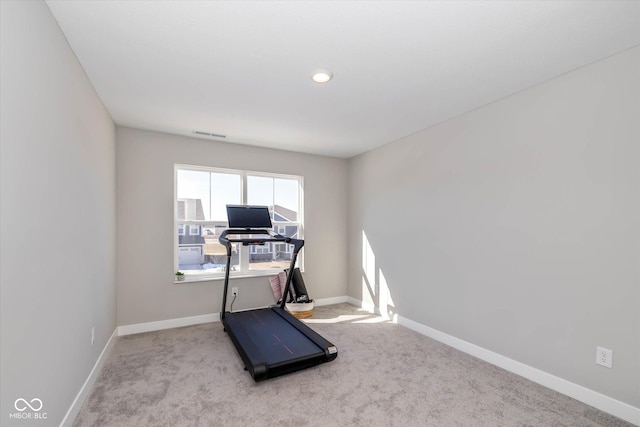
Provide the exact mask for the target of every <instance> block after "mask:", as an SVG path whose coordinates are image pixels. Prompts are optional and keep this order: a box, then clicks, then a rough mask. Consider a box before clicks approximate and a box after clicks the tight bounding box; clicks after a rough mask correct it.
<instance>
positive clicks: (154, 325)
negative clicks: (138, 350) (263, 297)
mask: <svg viewBox="0 0 640 427" xmlns="http://www.w3.org/2000/svg"><path fill="white" fill-rule="evenodd" d="M344 302H349V301H348V298H347V297H346V296H341V297H332V298H319V299H316V300H314V305H316V306H317V307H320V306H322V305H331V304H340V303H344ZM247 310H253V309H247ZM219 320H220V313H212V314H203V315H200V316H191V317H180V318H177V319H168V320H159V321H157V322H146V323H134V324H131V325H124V326H119V327H118V336H124V335H132V334H140V333H143V332H153V331H161V330H163V329H171V328H180V327H183V326H191V325H199V324H201V323H210V322H218V321H219Z"/></svg>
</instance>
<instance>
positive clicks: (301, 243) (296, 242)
mask: <svg viewBox="0 0 640 427" xmlns="http://www.w3.org/2000/svg"><path fill="white" fill-rule="evenodd" d="M287 243H290V244H292V245H293V254H292V255H291V264H289V271H288V273H287V282H286V284H285V285H284V294H283V295H282V301H281V302H280V308H282V309H284V308H285V306H286V304H287V297H288V296H289V286H290V285H291V278H292V277H293V269H294V268H295V266H296V259H297V258H298V252H300V249H302V247H303V246H304V240H300V239H290V240H289V242H287Z"/></svg>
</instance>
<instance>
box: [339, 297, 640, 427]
mask: <svg viewBox="0 0 640 427" xmlns="http://www.w3.org/2000/svg"><path fill="white" fill-rule="evenodd" d="M348 300H349V301H348V302H349V304H351V305H355V306H356V307H362V308H363V309H365V310H367V311H370V312H372V313H376V314H380V310H379V309H378V308H377V307H374V306H373V305H369V304H364V303H363V302H362V301H359V300H357V299H355V298H352V297H348ZM397 323H398V324H399V325H402V326H404V327H407V328H409V329H411V330H413V331H416V332H418V333H419V334H422V335H425V336H427V337H429V338H432V339H434V340H436V341H439V342H441V343H443V344H446V345H448V346H450V347H453V348H455V349H457V350H460V351H462V352H464V353H467V354H470V355H472V356H474V357H477V358H478V359H481V360H484V361H485V362H488V363H491V364H492V365H495V366H498V367H500V368H502V369H504V370H507V371H509V372H513V373H514V374H516V375H520V376H521V377H524V378H526V379H528V380H531V381H533V382H535V383H538V384H540V385H543V386H545V387H547V388H550V389H551V390H554V391H557V392H559V393H562V394H564V395H566V396H569V397H572V398H574V399H576V400H579V401H580V402H583V403H586V404H587V405H590V406H593V407H594V408H597V409H600V410H601V411H604V412H606V413H608V414H611V415H614V416H616V417H618V418H622V419H623V420H625V421H628V422H630V423H632V424H635V425H639V426H640V408H636V407H634V406H631V405H629V404H627V403H624V402H620V401H619V400H616V399H613V398H611V397H609V396H605V395H604V394H601V393H598V392H596V391H593V390H590V389H588V388H586V387H583V386H581V385H578V384H574V383H572V382H570V381H567V380H565V379H562V378H560V377H557V376H555V375H552V374H549V373H547V372H544V371H541V370H540V369H537V368H534V367H532V366H529V365H525V364H524V363H521V362H518V361H516V360H513V359H510V358H508V357H505V356H503V355H501V354H498V353H494V352H493V351H490V350H487V349H485V348H482V347H480V346H477V345H475V344H471V343H470V342H467V341H464V340H461V339H459V338H456V337H454V336H451V335H448V334H445V333H444V332H441V331H438V330H437V329H433V328H430V327H428V326H425V325H423V324H421V323H418V322H414V321H413V320H411V319H407V318H405V317H402V316H397Z"/></svg>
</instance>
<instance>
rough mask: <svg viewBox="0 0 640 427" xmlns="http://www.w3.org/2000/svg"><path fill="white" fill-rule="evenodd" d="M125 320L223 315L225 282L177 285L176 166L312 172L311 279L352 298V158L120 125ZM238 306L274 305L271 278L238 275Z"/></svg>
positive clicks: (307, 178)
mask: <svg viewBox="0 0 640 427" xmlns="http://www.w3.org/2000/svg"><path fill="white" fill-rule="evenodd" d="M116 134H117V136H116V140H117V149H116V151H117V194H118V231H117V232H118V239H117V240H118V273H117V276H118V324H119V325H130V324H137V323H145V322H152V321H159V320H167V319H174V318H181V317H190V316H198V315H204V314H211V313H219V312H220V309H221V304H222V287H223V282H222V281H221V280H215V281H207V282H199V283H180V284H174V283H173V281H174V271H173V265H174V260H173V254H174V248H173V245H174V230H173V227H174V222H173V221H174V218H173V209H174V207H173V206H174V176H173V174H174V164H176V163H180V164H191V165H202V166H212V167H222V168H231V169H245V170H251V171H258V172H274V173H284V174H292V175H302V176H304V197H305V206H304V212H305V247H304V249H303V252H304V256H305V274H304V278H305V283H306V285H307V288H308V290H309V294H310V296H311V297H313V298H329V297H337V296H344V295H346V289H347V279H346V275H347V249H346V247H345V238H346V233H347V189H346V187H347V161H346V160H344V159H335V158H329V157H321V156H313V155H305V154H298V153H292V152H287V151H278V150H270V149H261V148H256V147H249V146H244V145H238V144H230V143H221V142H216V141H209V140H203V139H197V138H188V137H181V136H175V135H167V134H162V133H156V132H149V131H143V130H136V129H130V128H123V127H118V128H117V132H116ZM231 283H232V286H238V287H239V288H240V290H239V296H238V300H237V301H236V303H235V304H234V309H236V308H237V309H242V308H253V307H258V306H265V305H268V304H272V303H273V302H274V300H273V294H272V293H271V288H270V287H269V284H268V281H267V278H265V277H262V278H257V279H232V281H231Z"/></svg>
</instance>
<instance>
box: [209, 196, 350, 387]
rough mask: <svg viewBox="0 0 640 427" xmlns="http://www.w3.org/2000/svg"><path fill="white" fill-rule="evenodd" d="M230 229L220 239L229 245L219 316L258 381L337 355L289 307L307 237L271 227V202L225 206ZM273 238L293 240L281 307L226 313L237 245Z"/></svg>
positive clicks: (329, 345) (268, 240) (275, 239)
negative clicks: (233, 256)
mask: <svg viewBox="0 0 640 427" xmlns="http://www.w3.org/2000/svg"><path fill="white" fill-rule="evenodd" d="M227 217H228V220H229V227H230V228H228V229H226V230H224V231H223V232H222V234H221V235H220V238H219V239H218V240H219V241H220V243H221V244H222V245H223V246H224V247H225V248H226V249H227V267H226V269H225V276H224V290H223V294H222V310H221V311H220V320H221V321H222V324H223V326H224V330H225V331H226V332H227V333H228V334H229V337H230V338H231V341H232V342H233V344H234V345H235V347H236V349H237V351H238V354H239V355H240V357H241V358H242V361H243V362H244V365H245V369H246V370H247V371H249V373H250V374H251V376H252V377H253V379H254V380H255V381H262V380H266V379H268V378H273V377H277V376H280V375H284V374H288V373H291V372H295V371H299V370H301V369H306V368H309V367H311V366H315V365H318V364H320V363H324V362H330V361H332V360H334V359H335V358H336V357H338V349H337V348H336V346H335V345H333V344H331V343H330V342H329V341H327V340H326V339H324V338H323V337H322V336H320V335H319V334H318V333H316V332H315V331H314V330H312V329H311V328H309V327H308V326H307V325H306V324H305V323H303V322H302V321H300V320H298V319H296V318H295V317H294V316H293V315H291V314H290V313H289V312H288V311H286V310H285V304H286V302H287V298H288V296H289V287H290V285H291V278H292V274H293V270H294V267H295V263H296V258H297V256H298V252H299V251H300V249H302V247H303V246H304V240H300V239H294V238H291V237H285V236H282V235H280V234H277V233H275V232H274V231H272V230H271V228H272V224H271V217H270V215H269V208H268V207H267V206H250V205H227ZM270 242H285V243H288V244H292V245H293V247H294V249H293V254H292V256H291V265H290V267H289V271H288V273H287V281H286V286H285V288H284V295H283V296H282V301H281V303H280V304H279V305H274V306H270V307H266V308H259V309H254V310H247V311H238V312H230V311H227V308H226V306H227V289H228V287H229V271H230V270H231V253H232V246H233V243H240V244H242V245H243V246H249V245H264V244H267V243H270Z"/></svg>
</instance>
